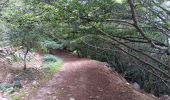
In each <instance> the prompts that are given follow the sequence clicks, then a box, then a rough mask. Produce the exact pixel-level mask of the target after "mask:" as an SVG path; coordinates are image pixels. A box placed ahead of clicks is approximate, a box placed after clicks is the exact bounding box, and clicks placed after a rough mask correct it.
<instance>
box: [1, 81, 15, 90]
mask: <svg viewBox="0 0 170 100" xmlns="http://www.w3.org/2000/svg"><path fill="white" fill-rule="evenodd" d="M11 87H13V85H11V84H8V83H1V84H0V90H1V91H8V89H9V88H11Z"/></svg>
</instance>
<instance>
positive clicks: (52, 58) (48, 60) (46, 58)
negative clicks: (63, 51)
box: [43, 54, 60, 63]
mask: <svg viewBox="0 0 170 100" xmlns="http://www.w3.org/2000/svg"><path fill="white" fill-rule="evenodd" d="M58 60H60V59H59V58H58V57H56V56H54V55H50V54H47V55H45V56H44V57H43V62H44V63H51V62H57V61H58Z"/></svg>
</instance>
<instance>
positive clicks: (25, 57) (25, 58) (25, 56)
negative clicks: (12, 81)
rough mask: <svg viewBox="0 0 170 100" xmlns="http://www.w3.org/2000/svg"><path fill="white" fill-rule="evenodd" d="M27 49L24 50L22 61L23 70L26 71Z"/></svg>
mask: <svg viewBox="0 0 170 100" xmlns="http://www.w3.org/2000/svg"><path fill="white" fill-rule="evenodd" d="M28 51H29V50H28V49H26V52H25V54H24V60H23V63H24V70H26V69H27V63H26V62H27V54H28Z"/></svg>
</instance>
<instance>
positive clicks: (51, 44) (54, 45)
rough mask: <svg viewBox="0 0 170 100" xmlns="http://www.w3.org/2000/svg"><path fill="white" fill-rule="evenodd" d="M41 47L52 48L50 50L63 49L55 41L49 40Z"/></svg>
mask: <svg viewBox="0 0 170 100" xmlns="http://www.w3.org/2000/svg"><path fill="white" fill-rule="evenodd" d="M42 45H43V46H44V47H45V48H52V49H58V48H62V47H63V44H59V43H57V42H55V41H52V40H51V41H50V40H45V41H44V42H43V43H42Z"/></svg>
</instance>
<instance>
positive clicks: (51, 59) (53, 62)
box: [42, 54, 63, 73]
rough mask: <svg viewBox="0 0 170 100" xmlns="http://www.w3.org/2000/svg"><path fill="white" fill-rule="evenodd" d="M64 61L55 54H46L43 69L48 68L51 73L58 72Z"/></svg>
mask: <svg viewBox="0 0 170 100" xmlns="http://www.w3.org/2000/svg"><path fill="white" fill-rule="evenodd" d="M62 63H63V61H62V60H61V59H60V58H58V57H56V56H54V55H50V54H47V55H44V57H43V67H42V68H43V69H46V70H47V71H48V72H49V73H53V72H57V71H58V70H59V69H60V67H61V65H62Z"/></svg>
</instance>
